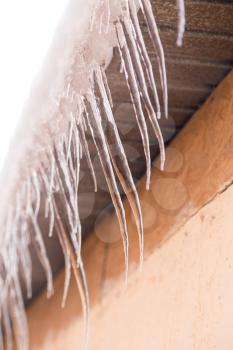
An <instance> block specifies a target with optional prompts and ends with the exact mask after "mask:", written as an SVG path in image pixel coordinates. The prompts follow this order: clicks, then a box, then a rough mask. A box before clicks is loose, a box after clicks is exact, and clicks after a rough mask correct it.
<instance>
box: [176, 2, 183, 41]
mask: <svg viewBox="0 0 233 350" xmlns="http://www.w3.org/2000/svg"><path fill="white" fill-rule="evenodd" d="M176 3H177V7H178V17H179V18H178V35H177V41H176V45H177V46H182V45H183V37H184V32H185V5H184V0H176Z"/></svg>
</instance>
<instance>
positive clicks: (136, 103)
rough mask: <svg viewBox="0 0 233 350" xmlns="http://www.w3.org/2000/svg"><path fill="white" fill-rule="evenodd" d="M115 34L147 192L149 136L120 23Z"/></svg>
mask: <svg viewBox="0 0 233 350" xmlns="http://www.w3.org/2000/svg"><path fill="white" fill-rule="evenodd" d="M115 28H116V34H117V38H118V48H119V52H120V55H121V60H122V65H123V68H124V72H125V78H126V81H127V85H128V88H129V91H130V95H131V99H132V103H133V107H134V113H135V116H136V120H137V124H138V127H139V131H140V134H141V138H142V143H143V148H144V153H145V157H146V188H147V190H148V189H149V187H150V176H151V157H150V145H149V136H148V130H147V125H146V121H145V118H144V114H143V108H142V104H141V99H140V92H139V90H138V85H137V80H136V76H135V72H134V68H133V64H132V60H131V57H130V54H129V50H128V48H127V46H126V45H125V42H123V43H122V42H121V41H122V35H123V33H122V28H121V25H120V23H119V22H118V23H116V24H115Z"/></svg>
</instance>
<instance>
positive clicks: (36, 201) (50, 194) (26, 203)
mask: <svg viewBox="0 0 233 350" xmlns="http://www.w3.org/2000/svg"><path fill="white" fill-rule="evenodd" d="M109 2H111V1H110V0H109V1H107V0H106V1H101V2H100V5H99V6H100V8H102V9H103V7H104V14H105V15H104V16H105V18H107V26H106V25H105V29H106V28H107V29H106V30H108V27H109V26H112V27H113V28H114V31H115V36H116V42H117V45H118V49H119V53H120V56H121V66H122V70H123V72H124V75H125V79H126V82H127V85H128V89H129V91H130V95H131V99H132V103H133V106H134V111H135V118H136V122H137V125H138V128H139V130H140V134H141V138H142V143H143V146H144V152H145V158H146V164H147V171H146V176H147V188H149V184H150V169H151V157H150V148H149V139H148V132H147V124H146V119H147V118H148V119H149V121H150V123H151V125H152V127H153V130H154V133H155V136H156V137H157V139H158V143H159V146H160V154H161V168H163V166H164V161H165V152H164V143H163V138H162V134H161V131H160V128H159V124H158V119H159V118H160V115H161V111H160V110H161V108H160V101H159V97H158V93H157V84H156V81H155V79H154V75H153V69H152V64H151V61H150V58H149V55H148V52H147V49H146V46H145V42H144V38H143V35H142V32H141V28H140V25H139V20H138V15H137V10H138V7H137V6H138V4H139V7H140V9H141V11H142V13H143V16H144V19H145V22H146V25H147V29H148V32H149V35H150V38H151V41H152V43H153V45H154V50H155V53H156V56H157V62H158V69H159V73H160V84H161V86H162V91H163V107H164V111H165V116H166V115H167V113H168V110H167V106H168V101H167V80H166V69H165V58H164V52H163V47H162V44H161V41H160V37H159V32H158V28H157V25H156V22H155V19H154V16H153V13H152V7H151V4H150V1H149V0H140V1H139V2H138V1H135V0H124V1H119V2H118V4H119V5H117V6H118V7H119V6H121V8H120V11H119V15H117V17H116V18H114V16H113V17H112V14H111V6H110V5H109ZM136 3H137V5H136ZM178 4H179V9H180V10H179V13H180V21H179V23H180V26H179V34H178V43H179V44H180V43H181V40H182V35H183V31H184V5H183V1H178ZM115 6H116V4H115ZM95 11H98V6H97V7H96V9H95ZM93 17H94V16H93ZM112 18H114V23H113V22H111V19H112ZM105 24H106V21H105ZM86 79H87V81H88V84H87V86H88V88H87V89H86V91H85V93H82V94H80V92H77V91H76V90H75V86H73V85H72V80H69V82H68V83H67V91H66V93H65V95H64V96H63V99H62V102H61V103H62V104H63V110H64V105H65V107H66V108H65V112H64V114H66V115H64V117H66V118H69V130H68V132H66V133H65V134H64V133H62V132H61V134H60V135H57V137H56V139H54V140H53V146H52V147H51V148H50V149H48V150H47V152H46V158H47V161H44V160H43V162H42V161H41V164H40V167H39V168H38V169H36V170H35V171H33V172H32V173H31V174H30V176H28V178H27V181H24V182H23V183H22V184H21V187H20V188H19V190H18V192H17V194H16V199H15V204H14V205H12V206H11V207H10V208H9V211H8V217H7V219H6V222H5V229H4V241H3V246H2V247H1V249H0V269H1V270H0V291H1V292H0V293H1V294H0V319H1V327H0V331H1V334H0V348H1V349H7V350H9V349H12V348H13V341H16V343H17V346H18V348H19V349H20V350H26V349H28V334H27V320H26V315H25V310H24V302H23V297H22V291H21V283H22V282H23V283H24V285H25V287H26V290H27V296H28V297H29V298H30V297H31V294H32V286H31V281H32V263H31V257H30V249H29V248H30V246H31V245H33V246H34V248H35V250H36V252H37V254H38V257H39V259H40V262H41V264H42V266H43V268H44V271H45V274H46V276H47V293H48V296H51V295H52V294H53V276H52V269H51V266H50V262H49V260H48V257H47V253H46V247H45V244H44V240H43V235H44V232H42V231H43V229H42V227H41V225H40V220H41V219H39V217H40V218H41V217H42V218H43V220H47V221H46V222H48V226H47V227H49V229H48V234H49V236H52V235H53V233H54V234H55V233H56V234H57V236H58V238H59V241H60V244H61V247H62V250H63V253H64V258H65V283H64V295H63V300H62V305H65V300H66V296H67V291H68V288H69V282H70V278H71V272H72V270H73V273H74V275H75V278H76V281H77V285H78V287H79V291H80V296H81V300H82V305H83V312H84V320H85V337H84V347H85V348H86V347H87V340H88V323H89V298H88V288H87V283H86V278H85V271H84V267H83V263H82V257H81V243H82V242H81V241H82V230H81V224H80V218H79V211H78V187H79V176H80V160H81V159H82V158H83V157H85V158H86V161H87V163H88V165H89V169H90V172H91V174H92V178H93V187H94V190H95V191H97V181H96V176H95V169H94V168H93V165H92V160H91V156H90V152H89V148H88V142H87V137H86V135H87V131H88V133H89V134H91V136H92V139H93V142H94V144H95V147H96V150H97V153H98V155H99V159H100V162H101V165H102V169H103V173H104V176H105V178H106V181H107V185H108V188H109V192H110V194H111V198H112V202H113V205H114V207H115V211H116V215H117V217H118V220H119V226H120V232H121V235H122V240H123V247H124V256H125V271H126V275H127V271H128V246H129V242H128V234H127V223H126V217H125V212H124V207H123V203H122V199H121V196H120V192H119V189H118V186H117V179H118V180H119V181H120V183H121V185H122V187H123V189H124V192H125V194H126V196H127V198H128V201H129V203H130V206H131V208H132V212H133V214H134V218H135V222H136V225H137V230H138V236H139V245H140V264H142V261H143V222H142V213H141V208H140V202H139V197H138V194H137V190H136V187H135V184H134V181H133V177H132V174H131V171H130V168H129V165H128V161H127V158H126V154H125V152H124V148H123V145H122V142H121V139H120V136H119V133H118V129H117V126H116V123H115V120H114V116H113V112H112V106H113V102H112V99H111V93H110V89H109V87H108V82H107V78H106V75H105V71H104V68H103V67H102V66H100V65H99V64H98V63H97V62H95V61H93V62H92V64H91V68H90V71H89V72H88V76H87V77H86ZM149 89H150V91H152V95H151V93H150V92H149ZM154 106H155V107H154ZM103 125H107V127H106V129H105V130H104V129H103ZM112 144H114V145H115V146H116V147H117V154H118V156H117V157H114V155H113V154H112V153H111V149H112V148H111V147H109V146H110V145H112ZM44 159H45V158H44ZM61 213H62V216H61ZM64 217H66V218H67V220H66V221H65V222H64ZM19 276H20V277H19Z"/></svg>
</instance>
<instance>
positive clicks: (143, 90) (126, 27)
mask: <svg viewBox="0 0 233 350" xmlns="http://www.w3.org/2000/svg"><path fill="white" fill-rule="evenodd" d="M132 28H133V25H132V22H131V21H130V20H127V19H125V20H124V21H122V31H123V33H124V36H125V40H126V42H127V46H128V49H129V53H130V56H131V59H132V64H133V66H134V70H135V75H136V78H137V83H138V90H139V91H140V96H141V98H142V101H143V104H144V106H145V108H146V110H147V114H148V116H149V119H150V122H151V124H152V127H153V129H154V132H155V135H156V137H157V139H158V142H159V148H160V158H161V169H162V170H163V169H164V162H165V148H164V141H163V136H162V133H161V130H160V127H159V124H158V120H157V117H156V113H155V111H154V108H153V105H152V101H151V99H150V97H149V92H148V89H147V85H146V80H145V76H144V72H143V68H142V65H141V61H140V56H139V53H138V50H137V45H136V42H135V39H134V36H133V33H132Z"/></svg>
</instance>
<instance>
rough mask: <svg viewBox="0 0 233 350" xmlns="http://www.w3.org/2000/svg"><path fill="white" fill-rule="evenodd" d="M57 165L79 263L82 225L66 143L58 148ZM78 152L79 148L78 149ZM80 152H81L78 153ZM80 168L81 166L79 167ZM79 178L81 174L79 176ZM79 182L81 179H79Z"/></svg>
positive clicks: (56, 151)
mask: <svg viewBox="0 0 233 350" xmlns="http://www.w3.org/2000/svg"><path fill="white" fill-rule="evenodd" d="M54 150H55V156H56V158H57V159H56V165H57V175H58V181H59V184H60V187H61V190H62V192H63V195H64V202H65V207H66V210H67V216H68V220H69V225H70V237H71V239H72V243H73V246H74V249H75V252H76V256H77V262H79V260H80V259H81V241H82V238H81V235H82V233H81V223H80V218H79V213H78V202H77V192H78V188H77V183H76V181H75V177H74V174H73V186H74V188H73V186H72V183H71V178H72V175H71V171H72V170H71V171H70V167H69V166H68V163H67V162H66V157H65V154H64V142H62V143H61V144H60V147H59V150H57V149H56V148H55V149H54ZM77 150H78V148H77ZM78 152H79V151H78ZM77 161H78V163H79V162H80V159H79V156H78V158H77ZM78 167H79V166H78ZM78 176H79V174H78ZM78 180H79V179H78Z"/></svg>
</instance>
